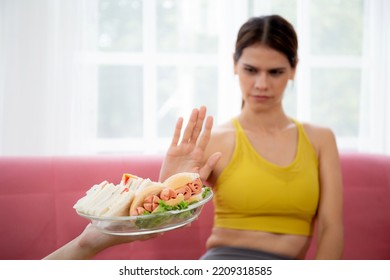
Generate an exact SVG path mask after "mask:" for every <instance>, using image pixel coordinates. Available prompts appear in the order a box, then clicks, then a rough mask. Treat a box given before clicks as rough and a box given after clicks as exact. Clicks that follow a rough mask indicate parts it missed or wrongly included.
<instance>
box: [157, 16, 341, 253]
mask: <svg viewBox="0 0 390 280" xmlns="http://www.w3.org/2000/svg"><path fill="white" fill-rule="evenodd" d="M297 50H298V41H297V36H296V33H295V30H294V28H293V27H292V25H291V24H290V23H289V22H287V21H286V20H285V19H284V18H282V17H280V16H277V15H271V16H264V17H256V18H251V19H249V20H248V21H247V22H246V23H245V24H244V25H243V26H242V27H241V29H240V30H239V33H238V37H237V41H236V48H235V53H234V56H233V59H234V73H235V74H236V75H237V76H238V78H239V83H240V88H241V91H242V110H241V113H240V114H239V115H238V116H237V117H235V118H233V119H232V120H231V121H229V122H228V123H226V124H223V125H221V126H220V127H218V128H216V129H214V130H213V133H211V128H212V122H213V121H212V118H211V117H208V118H207V119H206V108H204V107H202V108H200V109H199V110H198V109H195V110H194V111H193V112H192V114H191V117H190V120H189V122H188V125H187V127H186V128H185V130H184V133H183V136H182V139H181V141H180V136H181V129H182V125H183V119H181V118H180V119H179V121H178V123H177V125H176V129H175V134H174V137H173V141H172V144H171V146H170V148H169V149H168V152H167V155H166V157H165V160H164V163H163V166H162V169H161V174H160V179H161V180H163V179H165V178H167V177H168V176H170V175H172V174H173V173H175V172H179V171H190V170H191V171H196V172H200V174H201V176H202V179H203V180H207V181H208V182H209V184H210V185H211V186H213V188H214V191H215V197H214V205H215V223H214V228H213V231H212V234H211V236H210V237H209V239H208V241H207V248H208V251H207V253H206V254H205V255H204V256H203V257H202V259H302V258H304V257H305V254H306V252H307V249H308V247H309V244H310V241H311V237H312V235H313V232H314V225H315V224H316V225H317V228H316V232H317V253H316V258H318V259H339V258H341V256H342V248H343V223H342V179H341V172H340V163H339V156H338V150H337V146H336V141H335V136H334V134H333V133H332V131H331V130H330V129H328V128H324V127H319V126H315V125H313V124H308V123H300V122H298V121H297V120H295V119H293V118H291V117H289V116H287V115H286V114H285V112H284V110H283V104H282V101H283V95H284V91H285V88H286V86H287V83H288V81H289V80H293V79H294V76H295V73H296V67H297V64H298V56H297ZM204 121H206V123H205V127H204V130H203V132H202V133H201V130H202V127H203V123H204Z"/></svg>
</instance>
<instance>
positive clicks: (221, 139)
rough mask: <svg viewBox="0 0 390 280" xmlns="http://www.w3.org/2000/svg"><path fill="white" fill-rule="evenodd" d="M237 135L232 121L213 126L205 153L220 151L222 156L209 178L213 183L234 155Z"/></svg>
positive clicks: (208, 154)
mask: <svg viewBox="0 0 390 280" xmlns="http://www.w3.org/2000/svg"><path fill="white" fill-rule="evenodd" d="M235 135H236V133H235V129H234V126H233V124H232V123H231V122H227V123H224V124H221V125H219V126H217V127H215V128H213V132H212V134H211V137H210V141H209V144H208V146H207V149H206V153H205V154H206V157H209V156H210V155H212V154H213V153H215V152H220V153H221V158H220V160H219V161H218V163H217V165H216V167H215V168H214V170H213V172H212V174H211V176H210V178H209V182H210V183H211V185H214V184H215V182H216V180H217V178H218V177H219V175H220V174H221V173H222V171H223V170H224V169H225V167H226V166H227V164H228V163H229V161H230V159H231V157H232V154H233V152H234V147H235V139H236V138H235Z"/></svg>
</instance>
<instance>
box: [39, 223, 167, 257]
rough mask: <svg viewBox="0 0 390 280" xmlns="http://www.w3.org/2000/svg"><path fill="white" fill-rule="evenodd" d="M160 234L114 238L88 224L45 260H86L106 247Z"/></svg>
mask: <svg viewBox="0 0 390 280" xmlns="http://www.w3.org/2000/svg"><path fill="white" fill-rule="evenodd" d="M158 235H160V234H149V235H140V236H115V235H109V234H105V233H102V232H100V231H99V230H98V229H96V228H95V227H94V226H93V225H91V224H89V225H87V227H86V228H85V230H84V231H83V232H82V233H81V234H80V235H79V236H77V237H76V238H75V239H73V240H72V241H70V242H69V243H67V244H65V245H64V246H62V247H61V248H59V249H58V250H56V251H54V252H53V253H51V254H50V255H48V256H46V257H45V258H44V259H45V260H87V259H92V258H93V257H94V256H95V255H96V254H98V253H99V252H101V251H103V250H104V249H107V248H108V247H111V246H115V245H119V244H122V243H129V242H133V241H136V240H147V239H150V238H153V237H156V236H158Z"/></svg>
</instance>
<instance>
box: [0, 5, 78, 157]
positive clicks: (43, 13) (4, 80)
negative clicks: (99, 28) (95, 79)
mask: <svg viewBox="0 0 390 280" xmlns="http://www.w3.org/2000/svg"><path fill="white" fill-rule="evenodd" d="M79 3H80V1H78V0H70V1H61V0H36V1H24V0H2V1H0V20H1V23H0V27H1V29H0V40H1V46H0V48H1V50H0V54H1V66H0V71H1V72H0V73H1V76H0V81H1V82H0V91H1V92H0V102H1V103H0V106H1V107H0V109H1V117H0V135H1V137H0V139H1V140H0V144H1V146H0V154H3V155H35V154H38V155H49V154H67V153H71V152H72V150H73V148H74V143H77V142H78V141H77V137H78V136H77V131H75V130H74V123H75V122H77V121H78V117H77V112H76V111H77V94H78V91H79V89H80V86H79V85H80V84H79V83H80V81H79V79H78V77H79V71H80V69H79V63H78V62H77V60H78V54H79V53H80V46H81V43H80V40H81V34H80V30H82V29H81V22H80V18H81V17H80V12H81V9H80V8H81V7H80V4H79Z"/></svg>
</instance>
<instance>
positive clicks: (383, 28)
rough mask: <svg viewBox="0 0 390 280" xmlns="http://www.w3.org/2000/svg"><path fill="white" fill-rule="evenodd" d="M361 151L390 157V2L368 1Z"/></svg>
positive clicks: (361, 116) (361, 111) (380, 0)
mask: <svg viewBox="0 0 390 280" xmlns="http://www.w3.org/2000/svg"><path fill="white" fill-rule="evenodd" d="M365 13H366V14H365V18H366V22H365V30H364V31H365V32H364V35H365V39H364V61H363V64H364V67H363V73H362V77H363V79H362V84H363V86H362V94H361V102H360V104H361V108H360V130H359V132H360V134H359V150H360V151H367V152H374V153H385V154H390V111H389V108H390V51H389V50H390V28H389V26H390V2H389V1H386V0H378V1H366V9H365Z"/></svg>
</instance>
